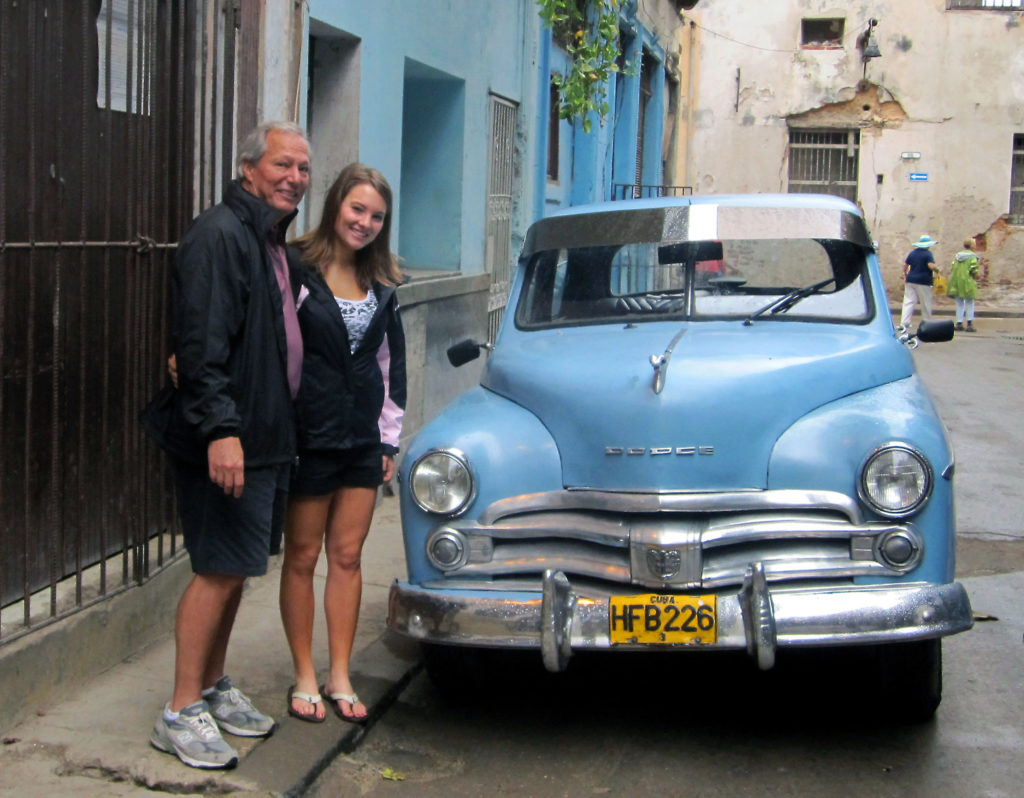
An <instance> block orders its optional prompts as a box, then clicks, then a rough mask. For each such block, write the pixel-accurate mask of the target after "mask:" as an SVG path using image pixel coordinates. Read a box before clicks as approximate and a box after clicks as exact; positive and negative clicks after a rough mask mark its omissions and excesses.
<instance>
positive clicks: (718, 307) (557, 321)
mask: <svg viewBox="0 0 1024 798" xmlns="http://www.w3.org/2000/svg"><path fill="white" fill-rule="evenodd" d="M866 275H867V272H866V268H865V255H864V250H863V249H862V248H861V247H859V246H857V245H855V244H853V243H850V242H848V241H839V240H830V239H826V240H818V239H811V238H806V239H786V238H772V239H730V240H725V241H682V242H675V243H673V242H658V243H633V244H625V245H608V246H595V247H575V248H571V249H558V250H542V251H539V252H535V253H533V255H532V256H531V257H530V259H529V262H528V264H527V269H526V275H525V284H524V286H523V291H522V293H521V294H520V301H519V306H518V308H517V310H516V323H517V325H518V326H520V327H523V328H527V329H529V328H538V327H558V326H569V325H579V324H601V323H617V322H623V321H625V322H629V323H633V322H636V323H640V322H645V321H659V320H665V319H667V318H671V319H692V320H704V319H739V320H745V319H749V318H753V319H754V323H757V324H760V323H761V322H762V321H765V322H777V321H827V322H833V323H858V322H863V321H866V320H867V319H868V318H869V317H870V314H871V312H872V303H871V299H870V294H869V292H868V290H867V276H866ZM789 294H795V296H790V297H788V298H787V299H786V301H779V300H782V299H783V298H786V297H787V295H789ZM773 303H776V304H774V305H773Z"/></svg>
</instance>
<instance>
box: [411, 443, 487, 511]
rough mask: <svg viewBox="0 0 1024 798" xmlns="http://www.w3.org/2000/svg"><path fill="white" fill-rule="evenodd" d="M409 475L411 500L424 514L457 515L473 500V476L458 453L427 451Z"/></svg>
mask: <svg viewBox="0 0 1024 798" xmlns="http://www.w3.org/2000/svg"><path fill="white" fill-rule="evenodd" d="M410 475H411V479H410V481H409V486H410V490H411V492H412V497H413V499H414V500H415V502H416V504H418V505H419V506H420V508H421V509H423V510H426V511H427V512H428V513H435V514H437V515H447V516H452V515H457V514H458V513H460V512H462V510H464V509H465V508H466V506H467V505H468V504H469V502H470V500H471V499H472V498H473V475H472V473H471V472H470V470H469V465H468V464H467V463H466V460H465V459H464V457H463V456H462V455H461V454H460V453H459V452H455V451H451V450H436V451H432V452H427V453H426V454H425V455H423V456H422V457H421V458H420V459H419V460H417V461H416V462H415V463H414V464H413V467H412V469H411V470H410Z"/></svg>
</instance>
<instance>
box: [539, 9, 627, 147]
mask: <svg viewBox="0 0 1024 798" xmlns="http://www.w3.org/2000/svg"><path fill="white" fill-rule="evenodd" d="M621 2H622V0H537V5H538V6H539V8H540V12H539V13H540V18H541V20H542V21H543V23H544V25H545V26H546V27H549V28H551V32H552V35H553V36H554V38H555V40H556V41H557V42H558V43H559V44H561V45H562V46H563V47H565V50H566V52H567V53H568V54H569V68H568V69H567V70H566V73H565V74H564V75H554V76H553V78H552V80H553V81H554V84H555V86H556V87H557V88H558V94H559V99H560V103H559V106H558V116H559V118H560V119H580V120H581V121H582V125H583V132H585V133H589V132H590V128H591V118H592V117H591V114H597V116H599V117H600V119H601V123H602V124H603V123H604V118H605V117H606V116H607V115H608V112H609V111H610V110H611V108H610V107H609V105H608V88H607V83H608V78H609V76H610V75H611V74H613V73H615V72H620V71H622V69H623V67H621V66H620V65H619V56H620V50H619V13H618V12H619V6H620V5H621ZM623 66H626V67H628V65H625V64H624V65H623Z"/></svg>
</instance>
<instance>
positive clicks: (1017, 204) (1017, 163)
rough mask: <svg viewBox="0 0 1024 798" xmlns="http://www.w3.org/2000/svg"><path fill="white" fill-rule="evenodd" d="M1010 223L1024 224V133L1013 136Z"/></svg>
mask: <svg viewBox="0 0 1024 798" xmlns="http://www.w3.org/2000/svg"><path fill="white" fill-rule="evenodd" d="M1007 221H1009V222H1010V224H1024V133H1017V134H1016V135H1015V136H1014V137H1013V165H1012V167H1011V169H1010V218H1009V219H1008V220H1007Z"/></svg>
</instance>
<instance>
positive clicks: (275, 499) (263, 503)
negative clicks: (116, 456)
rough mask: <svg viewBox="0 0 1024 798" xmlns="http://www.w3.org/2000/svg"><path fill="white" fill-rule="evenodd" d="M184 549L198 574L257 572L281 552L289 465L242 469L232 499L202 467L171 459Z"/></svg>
mask: <svg viewBox="0 0 1024 798" xmlns="http://www.w3.org/2000/svg"><path fill="white" fill-rule="evenodd" d="M173 470H174V481H175V484H176V485H177V489H178V501H179V513H180V516H181V526H182V532H183V533H184V537H185V549H186V550H187V551H188V554H189V557H190V558H191V560H192V570H193V572H195V573H197V574H232V575H236V576H262V575H263V574H265V573H266V572H267V560H268V558H269V557H270V555H271V554H278V553H279V552H280V551H281V536H282V532H283V530H284V517H285V509H286V505H287V503H288V483H289V481H290V478H291V470H292V466H291V464H290V463H285V464H283V465H274V466H266V467H262V468H247V469H245V485H244V487H243V489H242V495H241V496H239V497H238V498H237V499H236V498H235V497H234V496H230V495H228V494H226V493H224V491H223V489H222V488H220V487H219V486H218V485H215V484H214V483H213V482H212V481H211V480H210V475H209V471H208V470H207V468H206V466H196V465H193V464H191V463H184V462H181V461H175V462H174V469H173Z"/></svg>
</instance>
